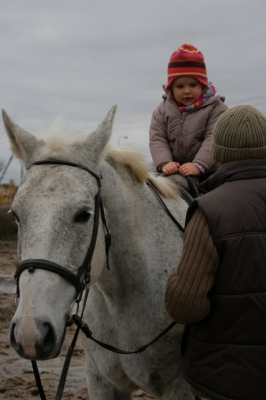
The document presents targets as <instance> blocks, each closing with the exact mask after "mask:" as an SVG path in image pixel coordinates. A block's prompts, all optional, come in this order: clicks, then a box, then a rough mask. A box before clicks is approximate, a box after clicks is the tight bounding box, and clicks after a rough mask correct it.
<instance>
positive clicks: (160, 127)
mask: <svg viewBox="0 0 266 400" xmlns="http://www.w3.org/2000/svg"><path fill="white" fill-rule="evenodd" d="M149 134H150V142H149V145H150V152H151V156H152V159H153V162H154V165H155V167H156V169H157V170H158V169H159V166H160V165H161V164H163V163H168V162H170V161H173V156H172V152H171V149H170V146H169V141H168V135H167V126H166V122H165V121H164V102H162V103H161V104H160V105H159V106H158V107H157V109H156V110H155V111H154V112H153V114H152V119H151V124H150V132H149Z"/></svg>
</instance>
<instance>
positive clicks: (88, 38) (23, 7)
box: [0, 0, 266, 181]
mask: <svg viewBox="0 0 266 400" xmlns="http://www.w3.org/2000/svg"><path fill="white" fill-rule="evenodd" d="M0 2H1V14H0V45H1V52H0V65H1V74H0V88H1V103H0V106H1V108H4V109H6V111H7V112H8V113H9V114H10V116H11V117H12V118H13V119H14V120H15V121H16V122H17V123H18V124H20V125H21V126H23V127H24V128H25V129H26V130H28V131H31V132H33V133H35V132H39V131H43V129H48V127H49V125H50V123H51V122H52V120H53V119H54V118H55V117H56V116H57V115H59V114H62V113H66V114H67V115H68V117H67V118H68V119H69V123H70V124H72V125H73V124H74V125H76V126H77V127H79V128H84V129H87V130H88V132H90V131H91V130H92V129H94V128H95V126H97V124H98V123H99V122H100V121H101V120H102V118H103V117H104V116H105V114H106V113H107V111H108V110H109V109H110V107H111V106H112V105H113V104H118V112H117V116H116V120H115V125H114V133H113V138H112V140H111V144H112V145H113V146H117V144H118V138H119V137H120V136H124V135H126V136H128V139H126V140H125V139H123V142H128V143H133V144H134V145H135V146H137V147H138V148H140V149H141V150H142V151H143V152H144V153H145V154H147V157H149V150H148V129H149V122H150V118H151V114H152V111H153V110H154V109H155V108H156V107H157V105H158V104H159V102H160V101H161V96H162V84H163V83H165V81H166V68H167V63H168V60H169V57H170V55H171V53H172V52H173V51H174V50H175V49H176V48H177V47H179V46H180V45H181V44H182V43H184V42H186V43H192V44H194V45H195V46H197V47H198V48H199V49H200V50H201V51H202V52H203V54H204V56H205V61H206V65H207V70H208V76H209V79H210V80H211V81H213V82H214V83H215V85H216V87H217V90H218V92H219V93H220V94H223V95H225V96H226V103H227V104H228V105H229V106H233V105H236V104H240V103H249V104H252V105H254V106H255V107H257V108H258V109H259V110H260V111H262V112H263V113H266V93H265V67H266V46H265V37H266V35H265V34H266V25H265V15H266V13H265V11H266V3H265V0H256V1H253V2H250V0H234V1H232V0H223V2H214V1H213V0H202V1H200V2H198V1H196V0H194V1H190V2H181V1H179V0H166V1H162V0H158V1H156V2H155V1H154V0H145V1H143V0H134V1H133V0H128V1H127V2H125V1H123V0H113V1H112V2H109V1H107V0H98V1H97V2H96V1H95V2H94V1H88V0H78V1H75V2H74V1H73V0H57V1H56V2H55V1H54V0H46V1H45V2H36V1H35V0H23V2H22V1H21V0H12V2H6V1H4V0H0ZM121 142H122V141H121ZM9 156H10V150H9V145H8V142H7V141H6V136H5V133H4V129H3V126H2V125H0V159H2V160H4V161H7V160H8V158H9ZM19 175H20V168H19V164H18V162H12V164H11V166H10V168H9V170H8V173H7V174H6V180H9V179H10V178H13V179H15V180H16V181H18V180H19Z"/></svg>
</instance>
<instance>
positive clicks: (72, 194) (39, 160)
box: [3, 106, 116, 360]
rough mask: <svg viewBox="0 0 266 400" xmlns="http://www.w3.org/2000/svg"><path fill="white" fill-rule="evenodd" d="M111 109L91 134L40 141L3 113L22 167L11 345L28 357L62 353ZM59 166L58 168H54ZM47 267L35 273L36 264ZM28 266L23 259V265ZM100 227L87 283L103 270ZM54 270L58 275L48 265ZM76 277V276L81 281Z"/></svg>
mask: <svg viewBox="0 0 266 400" xmlns="http://www.w3.org/2000/svg"><path fill="white" fill-rule="evenodd" d="M115 111H116V106H114V107H112V108H111V110H110V111H109V113H108V115H107V116H106V118H105V119H104V120H103V122H102V123H101V124H100V125H99V127H98V128H97V129H96V130H95V131H94V132H93V133H92V134H91V135H87V136H84V135H82V136H81V135H80V136H78V137H76V138H75V137H73V136H65V137H62V136H57V135H50V136H49V137H47V139H45V140H43V139H38V138H37V137H35V136H34V135H32V134H30V133H28V132H26V131H25V130H23V129H22V128H20V127H19V126H18V125H16V124H15V123H14V122H13V121H12V120H11V119H10V118H9V117H8V115H7V114H6V112H5V111H3V121H4V126H5V129H6V132H7V135H8V137H9V140H10V143H11V148H12V151H13V153H14V155H15V156H17V157H18V158H19V159H20V160H21V162H22V163H23V164H24V166H25V168H26V170H27V171H26V174H25V176H24V178H23V180H22V182H21V184H20V187H19V189H18V191H17V194H16V196H15V199H14V201H13V204H12V206H11V210H12V212H13V214H14V216H15V218H16V222H17V224H18V243H19V244H18V250H19V261H20V265H23V263H25V261H27V260H29V262H30V263H31V266H32V268H29V267H27V268H20V272H19V282H18V285H19V291H20V300H19V304H18V308H17V310H16V313H15V315H14V317H13V319H12V322H11V331H10V337H11V344H12V346H13V347H14V349H15V350H16V351H17V352H18V354H19V355H20V356H22V357H24V358H28V359H32V360H34V359H43V360H44V359H50V358H54V357H56V356H57V355H58V354H59V353H60V350H61V345H62V342H63V338H64V333H65V327H66V321H67V319H68V318H69V309H70V307H71V304H72V303H73V300H74V298H75V295H76V291H77V287H75V285H74V284H73V279H68V274H67V272H66V271H69V275H70V276H72V277H73V276H80V275H82V274H80V273H79V271H80V267H81V266H82V265H83V263H84V258H85V256H86V254H87V249H88V248H89V247H90V240H91V236H92V234H93V229H94V219H95V198H97V195H98V193H99V190H100V185H99V182H98V179H97V177H98V174H99V170H100V164H101V160H102V159H103V157H104V153H105V149H106V146H107V143H108V141H109V139H110V136H111V130H112V123H113V118H114V115H115ZM52 161H57V162H59V163H54V162H52ZM34 260H39V261H40V260H41V261H40V262H39V265H42V264H41V263H43V262H48V263H49V265H50V268H39V267H38V262H36V265H34ZM27 262H28V261H27ZM105 263H106V260H105V240H104V227H103V225H102V223H101V221H100V223H99V229H98V239H97V242H96V245H95V249H94V253H93V257H92V261H91V265H92V267H91V273H90V282H89V284H90V285H91V284H93V283H94V282H95V281H96V280H97V279H98V277H99V276H100V275H101V273H102V270H103V268H104V266H105ZM53 265H57V266H60V268H61V269H62V271H64V273H58V272H57V271H56V269H55V270H53V268H52V267H51V266H53ZM81 278H82V277H81Z"/></svg>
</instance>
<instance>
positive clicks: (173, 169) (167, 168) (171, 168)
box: [161, 161, 180, 175]
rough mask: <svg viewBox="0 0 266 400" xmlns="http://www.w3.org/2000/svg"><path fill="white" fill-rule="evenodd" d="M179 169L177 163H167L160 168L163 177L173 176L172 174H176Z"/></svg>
mask: <svg viewBox="0 0 266 400" xmlns="http://www.w3.org/2000/svg"><path fill="white" fill-rule="evenodd" d="M179 167H180V164H179V163H177V162H175V161H171V162H169V163H166V164H164V165H163V166H162V167H161V170H162V172H163V173H164V174H165V175H174V174H178V172H179Z"/></svg>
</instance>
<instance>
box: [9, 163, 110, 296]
mask: <svg viewBox="0 0 266 400" xmlns="http://www.w3.org/2000/svg"><path fill="white" fill-rule="evenodd" d="M45 164H48V165H55V164H56V165H67V166H70V167H74V168H79V169H82V170H84V171H87V172H88V173H89V174H91V175H92V176H93V177H94V178H95V179H96V182H97V185H98V192H97V195H96V197H95V210H94V221H93V230H92V236H91V241H90V245H89V248H88V250H87V253H86V256H85V258H84V261H83V264H82V265H81V267H80V268H79V270H78V273H77V274H74V273H73V272H72V271H70V270H69V269H68V268H66V267H63V266H62V265H59V264H57V263H53V262H50V261H47V260H41V259H29V260H25V261H22V262H21V263H19V264H18V267H17V270H16V274H15V279H16V281H17V294H18V295H19V277H20V275H21V273H22V272H23V271H25V270H28V271H29V272H30V273H32V272H33V271H34V270H35V269H44V270H47V271H52V272H55V273H57V274H58V275H61V276H63V277H64V278H66V279H68V280H70V281H71V282H72V284H73V285H74V286H75V288H76V296H78V295H79V294H80V292H81V291H83V290H84V288H85V286H86V285H87V284H88V283H89V282H90V272H91V261H92V257H93V253H94V250H95V245H96V240H97V235H98V227H99V218H100V213H101V217H102V221H103V224H104V227H105V231H106V234H105V244H106V254H107V255H108V250H109V247H110V244H111V233H110V231H109V230H108V228H107V225H106V219H105V214H104V208H103V203H102V197H101V178H100V176H99V175H97V174H96V173H95V172H93V171H91V170H90V169H89V168H87V167H84V166H83V165H80V164H75V163H71V162H67V161H60V160H47V161H37V162H35V163H33V164H31V165H30V167H29V168H28V169H30V168H32V167H33V166H35V165H45ZM107 260H108V259H107ZM107 266H108V263H107ZM108 268H109V266H108Z"/></svg>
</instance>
